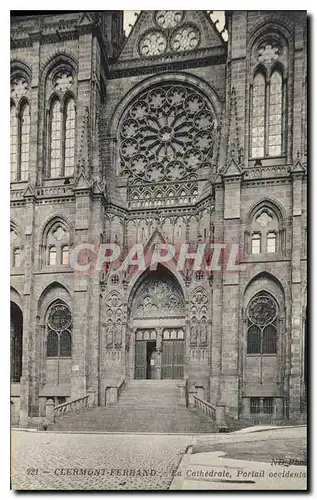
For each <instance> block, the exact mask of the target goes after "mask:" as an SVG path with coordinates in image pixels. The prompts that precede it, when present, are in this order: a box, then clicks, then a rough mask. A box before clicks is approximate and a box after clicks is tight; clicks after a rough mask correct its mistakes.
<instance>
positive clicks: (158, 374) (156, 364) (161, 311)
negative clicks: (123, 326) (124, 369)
mask: <svg viewBox="0 0 317 500" xmlns="http://www.w3.org/2000/svg"><path fill="white" fill-rule="evenodd" d="M130 321H131V324H132V336H131V338H130V348H131V352H132V355H133V359H132V360H131V361H132V362H131V365H130V366H131V368H132V373H131V378H136V379H182V378H183V377H184V351H185V349H184V343H185V299H184V295H183V292H182V289H181V286H180V285H179V283H178V281H177V279H176V278H175V276H174V275H173V274H172V273H171V272H170V271H169V270H168V269H166V268H165V267H163V266H158V268H157V270H156V271H147V272H146V273H144V274H143V275H142V276H141V278H140V279H139V280H138V282H137V283H136V285H135V287H134V289H133V290H132V292H131V295H130Z"/></svg>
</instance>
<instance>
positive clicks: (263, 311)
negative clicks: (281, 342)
mask: <svg viewBox="0 0 317 500" xmlns="http://www.w3.org/2000/svg"><path fill="white" fill-rule="evenodd" d="M247 325H248V326H247V328H248V331H247V353H248V354H259V355H261V354H276V349H277V328H278V308H277V304H276V302H275V300H274V299H273V298H272V297H271V296H270V295H268V294H264V293H263V294H258V295H256V296H255V297H254V298H253V299H252V301H251V302H250V304H249V306H248V310H247Z"/></svg>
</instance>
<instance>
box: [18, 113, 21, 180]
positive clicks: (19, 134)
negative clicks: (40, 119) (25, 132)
mask: <svg viewBox="0 0 317 500" xmlns="http://www.w3.org/2000/svg"><path fill="white" fill-rule="evenodd" d="M17 121H18V154H17V180H18V181H20V180H21V155H22V115H21V112H19V114H18V117H17Z"/></svg>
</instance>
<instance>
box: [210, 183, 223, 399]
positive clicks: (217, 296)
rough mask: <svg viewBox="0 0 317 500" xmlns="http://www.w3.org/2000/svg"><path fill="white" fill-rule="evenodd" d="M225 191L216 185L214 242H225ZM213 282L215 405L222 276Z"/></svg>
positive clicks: (216, 275)
mask: <svg viewBox="0 0 317 500" xmlns="http://www.w3.org/2000/svg"><path fill="white" fill-rule="evenodd" d="M223 200H224V190H223V184H222V181H221V179H219V180H218V182H217V183H216V185H215V214H214V240H213V242H217V243H218V242H221V241H223ZM212 278H213V281H212V306H211V314H212V325H211V341H210V358H211V360H212V363H211V365H210V402H211V403H212V404H213V405H215V404H216V403H217V402H218V401H219V399H220V379H221V355H222V342H221V337H222V307H223V301H222V292H223V290H222V274H221V272H220V271H219V272H216V273H214V274H213V277H212Z"/></svg>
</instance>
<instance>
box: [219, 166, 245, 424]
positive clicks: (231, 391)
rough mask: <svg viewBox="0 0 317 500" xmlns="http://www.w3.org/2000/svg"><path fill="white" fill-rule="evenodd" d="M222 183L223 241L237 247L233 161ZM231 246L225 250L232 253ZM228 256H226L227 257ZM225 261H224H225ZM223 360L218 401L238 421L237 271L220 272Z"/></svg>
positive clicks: (238, 172) (237, 191) (237, 195)
mask: <svg viewBox="0 0 317 500" xmlns="http://www.w3.org/2000/svg"><path fill="white" fill-rule="evenodd" d="M223 183H224V205H223V208H224V210H223V212H224V221H223V224H224V233H223V238H224V242H229V243H230V244H235V245H236V246H237V247H236V248H237V249H239V244H240V232H241V230H240V204H241V201H240V189H241V169H240V167H239V166H238V165H237V163H236V162H235V161H234V160H232V161H231V163H230V164H229V165H228V167H227V168H226V169H225V171H224V174H223ZM231 250H232V247H230V248H228V249H226V252H228V251H231ZM228 257H229V255H228ZM226 260H227V259H225V262H226ZM222 274H223V287H222V335H221V338H222V349H221V352H222V355H221V357H222V359H221V368H222V369H221V399H220V401H219V402H218V403H221V404H225V405H226V407H227V411H228V413H229V414H230V415H231V416H233V417H235V418H237V417H238V413H239V396H240V394H239V356H238V349H239V328H241V327H242V326H241V325H240V321H239V300H240V293H239V272H238V271H233V270H230V271H229V270H228V269H227V267H226V268H224V269H223V270H222Z"/></svg>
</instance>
